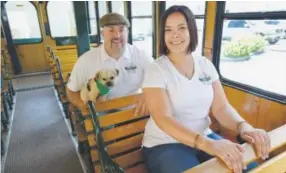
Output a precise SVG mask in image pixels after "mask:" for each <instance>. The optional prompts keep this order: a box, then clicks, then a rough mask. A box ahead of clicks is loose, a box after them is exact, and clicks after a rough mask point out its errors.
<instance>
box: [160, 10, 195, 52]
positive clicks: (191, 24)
mask: <svg viewBox="0 0 286 173" xmlns="http://www.w3.org/2000/svg"><path fill="white" fill-rule="evenodd" d="M175 12H179V13H181V14H183V15H184V16H185V19H186V21H187V25H188V30H189V34H190V38H191V42H190V45H189V49H188V52H193V51H195V50H196V47H197V45H198V31H197V24H196V19H195V16H194V14H193V12H192V11H191V10H190V9H189V8H188V7H186V6H184V5H174V6H171V7H170V8H168V9H167V10H166V11H165V12H164V13H163V15H162V17H161V23H160V33H159V39H160V41H159V54H160V56H161V55H167V53H168V48H167V46H166V43H165V37H164V35H165V25H166V21H167V18H168V16H169V15H170V14H172V13H175Z"/></svg>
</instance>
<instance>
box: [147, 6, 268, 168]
mask: <svg viewBox="0 0 286 173" xmlns="http://www.w3.org/2000/svg"><path fill="white" fill-rule="evenodd" d="M161 22H162V23H161V26H160V27H161V28H160V54H161V57H160V58H158V59H157V60H156V61H155V62H154V63H152V64H151V65H150V66H149V67H148V68H147V69H146V76H145V79H144V84H143V93H144V96H145V100H146V104H147V107H148V108H149V111H150V114H151V118H150V119H149V121H148V123H147V125H146V128H145V134H144V139H143V153H144V159H145V161H146V164H147V166H148V169H149V171H150V172H152V173H177V172H183V171H185V170H187V169H190V168H192V167H194V166H196V165H198V164H200V163H201V162H203V161H205V160H207V159H210V158H211V157H212V156H217V157H219V158H221V159H222V160H223V161H224V162H225V163H226V164H227V165H228V167H229V168H231V169H233V171H234V172H235V173H240V172H242V170H243V169H246V166H245V165H244V163H243V152H244V150H243V148H242V147H241V146H240V145H239V144H236V143H233V142H231V141H229V140H226V139H222V137H220V136H219V135H217V134H215V133H213V132H212V131H211V130H210V129H209V125H210V118H209V112H210V111H211V112H212V114H213V116H214V117H215V118H216V119H217V120H218V121H219V123H220V124H221V125H223V126H225V127H226V128H229V129H231V130H234V131H236V132H237V133H238V134H240V136H241V138H242V139H243V140H245V141H247V142H250V143H253V144H254V146H255V147H256V150H257V153H258V155H259V157H262V158H263V159H265V158H267V157H268V154H269V150H270V140H269V138H268V136H267V133H266V132H265V131H264V130H261V129H255V128H253V127H252V126H251V125H249V124H248V123H247V122H245V120H244V119H243V118H242V117H241V116H240V115H239V114H238V113H237V112H236V111H235V110H234V109H233V107H232V106H231V105H230V104H229V103H228V101H227V99H226V96H225V93H224V91H223V87H222V85H221V83H220V81H219V77H218V74H217V71H216V69H215V67H214V66H213V64H212V63H211V62H210V61H209V60H207V59H206V58H205V57H198V56H192V52H194V51H195V49H196V47H197V43H198V36H197V26H196V21H195V17H194V15H193V13H192V12H191V11H190V10H189V9H188V8H187V7H185V6H172V7H170V8H169V9H168V10H167V11H165V13H164V14H163V16H162V20H161Z"/></svg>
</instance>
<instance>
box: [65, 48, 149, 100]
mask: <svg viewBox="0 0 286 173" xmlns="http://www.w3.org/2000/svg"><path fill="white" fill-rule="evenodd" d="M152 61H153V58H152V57H149V56H147V55H146V53H145V52H144V51H142V50H139V49H138V48H137V47H136V46H134V45H130V44H127V45H126V49H125V52H124V54H123V56H122V57H120V58H119V59H118V60H115V59H114V58H111V57H109V56H108V54H107V53H106V51H105V48H104V45H103V44H102V45H101V46H99V47H97V48H94V49H91V50H90V51H88V52H86V53H84V54H83V55H82V56H81V57H80V58H79V59H78V60H77V62H76V64H75V66H74V68H73V70H72V73H71V76H70V79H69V82H68V84H67V87H68V88H69V89H70V90H71V91H74V92H76V91H80V90H81V88H82V87H83V86H84V85H85V84H86V83H87V81H88V80H89V79H90V78H93V77H94V76H95V74H96V72H97V71H99V70H100V69H102V68H117V69H118V70H119V76H118V82H117V83H116V85H115V86H114V87H113V89H112V90H111V91H110V92H109V93H108V95H107V99H111V98H115V97H122V96H127V95H130V94H135V93H137V92H138V91H139V89H140V88H141V85H142V82H143V78H144V71H145V67H146V66H147V65H148V64H150V63H151V62H152ZM130 67H135V69H134V70H130Z"/></svg>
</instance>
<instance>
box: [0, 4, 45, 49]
mask: <svg viewBox="0 0 286 173" xmlns="http://www.w3.org/2000/svg"><path fill="white" fill-rule="evenodd" d="M8 2H9V1H6V2H5V4H4V5H5V9H6V13H7V16H8V10H7V7H6V4H7V3H8ZM28 2H29V3H30V4H32V5H33V7H34V9H35V11H36V15H37V19H38V25H39V29H40V34H41V38H40V39H39V38H21V39H14V38H13V34H12V32H11V27H10V32H11V37H12V42H13V44H14V45H28V44H40V43H43V31H42V28H41V25H40V19H39V12H38V10H37V7H36V5H35V4H34V3H33V1H28ZM8 22H9V19H8ZM9 23H10V22H9Z"/></svg>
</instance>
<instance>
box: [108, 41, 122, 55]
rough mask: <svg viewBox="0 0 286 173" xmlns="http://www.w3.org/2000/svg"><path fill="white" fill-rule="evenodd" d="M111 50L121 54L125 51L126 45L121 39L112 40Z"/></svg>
mask: <svg viewBox="0 0 286 173" xmlns="http://www.w3.org/2000/svg"><path fill="white" fill-rule="evenodd" d="M113 41H119V43H118V42H117V43H114V42H113ZM110 49H111V50H112V51H114V52H116V53H120V52H123V51H124V44H123V42H122V40H120V39H112V40H111V43H110Z"/></svg>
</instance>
